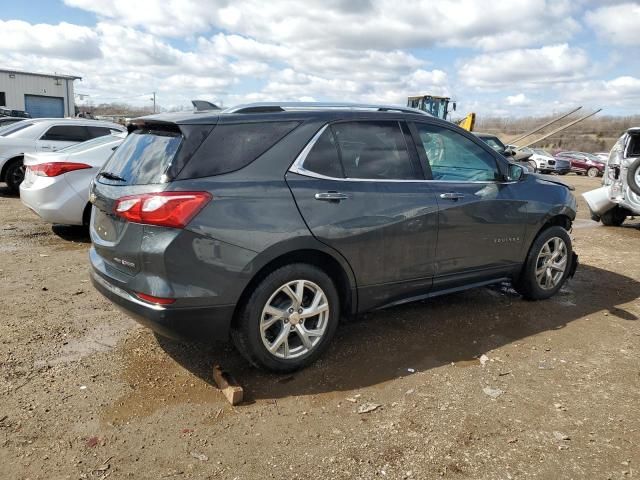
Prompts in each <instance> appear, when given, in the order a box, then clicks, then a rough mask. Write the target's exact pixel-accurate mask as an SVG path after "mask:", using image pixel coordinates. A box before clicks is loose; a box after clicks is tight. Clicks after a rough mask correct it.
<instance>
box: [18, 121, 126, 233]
mask: <svg viewBox="0 0 640 480" xmlns="http://www.w3.org/2000/svg"><path fill="white" fill-rule="evenodd" d="M124 138H125V133H122V132H118V133H115V134H112V135H103V136H102V137H98V138H94V139H93V140H88V141H86V142H82V143H77V144H75V145H72V146H70V147H66V148H63V149H62V150H59V151H57V152H54V153H51V152H44V153H26V154H25V156H24V165H25V177H24V181H23V182H22V183H21V184H20V199H21V200H22V203H24V204H25V205H26V206H27V207H29V208H30V209H31V210H33V211H34V212H35V213H36V214H38V215H39V216H40V217H42V218H43V219H44V220H46V221H48V222H51V223H59V224H66V225H88V224H89V218H90V216H91V204H90V203H89V186H90V184H91V181H92V180H93V178H94V177H95V176H96V173H98V170H99V169H100V168H101V167H102V165H104V162H106V161H107V159H108V158H109V157H110V156H111V154H112V153H113V152H114V150H115V149H116V148H118V146H119V145H120V144H121V143H122V141H123V140H124Z"/></svg>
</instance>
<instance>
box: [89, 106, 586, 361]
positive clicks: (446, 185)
mask: <svg viewBox="0 0 640 480" xmlns="http://www.w3.org/2000/svg"><path fill="white" fill-rule="evenodd" d="M128 129H129V132H130V135H129V136H128V137H127V139H126V140H125V141H124V142H123V143H122V145H121V146H120V147H119V148H118V149H117V150H116V151H115V153H114V154H113V156H112V157H111V158H110V160H109V161H108V162H107V163H106V164H105V166H104V167H103V169H102V170H101V171H100V172H99V173H98V175H97V177H96V178H95V180H94V182H93V185H92V187H91V193H90V200H91V202H92V203H93V209H92V218H91V227H90V228H91V238H92V241H93V247H92V248H91V250H90V260H91V265H92V275H91V276H92V280H93V283H94V285H95V286H96V288H97V289H98V290H99V291H100V292H101V293H102V294H103V295H105V296H106V297H108V298H109V299H110V300H111V301H112V302H114V303H115V304H117V305H118V306H120V307H122V308H123V309H124V310H125V311H127V312H128V313H129V314H130V315H132V316H133V317H135V318H136V319H137V320H138V321H139V322H140V323H142V324H144V325H146V326H148V327H150V328H152V329H153V330H155V331H156V332H158V333H159V334H161V335H166V336H170V337H174V338H193V337H198V338H200V339H214V338H220V339H227V338H228V337H229V336H230V337H231V338H232V340H233V342H234V343H235V345H236V347H237V348H238V350H239V351H240V352H241V354H242V355H243V356H245V357H246V358H247V360H249V361H250V362H251V363H253V364H254V365H257V366H259V367H262V368H266V369H269V370H272V371H277V372H288V371H293V370H295V369H298V368H301V367H304V366H306V365H308V364H309V363H311V362H313V361H314V360H315V359H316V358H318V356H319V355H321V353H322V352H323V351H324V350H325V349H326V348H327V345H328V344H329V342H330V341H331V338H332V337H333V335H334V333H335V331H336V327H337V326H338V322H339V320H340V318H348V317H352V316H355V315H357V314H359V313H362V312H365V311H369V310H373V309H378V308H382V307H388V306H391V305H397V304H400V303H404V302H409V301H414V300H419V299H424V298H427V297H432V296H435V295H442V294H445V293H450V292H455V291H459V290H464V289H468V288H473V287H479V286H483V285H489V284H493V283H498V282H503V281H510V282H512V284H513V286H514V288H515V289H516V290H517V291H518V292H519V293H520V294H521V295H522V296H523V297H524V298H526V299H530V300H538V299H545V298H548V297H551V296H552V295H554V294H555V293H556V292H558V290H559V289H560V288H561V287H562V285H563V283H564V282H565V280H566V279H567V278H568V277H570V276H572V275H573V273H574V271H575V268H576V266H577V256H576V255H575V254H574V253H573V251H572V246H571V238H570V237H569V234H568V231H569V230H570V229H571V224H572V221H573V220H574V218H575V214H576V201H575V199H574V197H573V195H572V194H571V192H570V191H569V187H567V186H565V185H564V184H562V183H558V182H557V181H555V180H553V179H551V178H547V177H541V176H538V175H536V174H532V173H530V172H528V171H527V169H526V168H524V167H522V166H519V165H516V164H514V163H510V162H509V161H508V160H506V159H505V158H504V157H502V156H501V155H500V154H499V153H497V152H495V151H494V150H493V149H492V148H491V147H489V146H488V145H487V144H485V143H484V142H483V141H482V140H480V139H478V138H476V137H475V136H474V135H472V134H470V133H468V132H466V131H464V130H462V129H460V128H458V127H457V126H456V125H454V124H452V123H449V122H447V121H443V120H439V119H437V118H434V117H432V116H430V115H428V114H424V113H422V112H420V111H417V110H412V109H408V108H401V107H390V106H380V105H356V104H334V105H329V104H301V103H295V104H293V103H288V104H287V103H282V104H250V105H244V106H240V107H235V108H231V109H227V110H225V111H211V112H198V113H182V114H160V115H154V116H149V117H143V118H140V119H137V120H134V121H133V122H132V123H131V124H130V125H129V126H128Z"/></svg>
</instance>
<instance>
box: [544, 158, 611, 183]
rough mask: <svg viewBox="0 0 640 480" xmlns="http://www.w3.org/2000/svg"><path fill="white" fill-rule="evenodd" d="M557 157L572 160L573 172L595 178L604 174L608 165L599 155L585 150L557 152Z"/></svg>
mask: <svg viewBox="0 0 640 480" xmlns="http://www.w3.org/2000/svg"><path fill="white" fill-rule="evenodd" d="M555 158H556V160H568V161H570V162H571V171H572V172H575V173H577V174H578V175H585V174H586V175H588V176H589V177H594V178H595V177H598V176H602V174H603V173H604V169H605V166H606V165H605V163H604V162H602V161H601V160H600V159H599V158H598V157H596V156H595V155H593V154H591V153H585V152H560V153H556V155H555Z"/></svg>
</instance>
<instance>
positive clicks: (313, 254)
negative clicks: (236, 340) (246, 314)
mask: <svg viewBox="0 0 640 480" xmlns="http://www.w3.org/2000/svg"><path fill="white" fill-rule="evenodd" d="M321 245H322V244H321ZM292 263H306V264H309V265H313V266H315V267H317V268H319V269H321V270H322V271H324V272H325V273H326V274H327V275H329V277H330V278H331V279H332V280H333V281H334V282H335V284H336V290H337V291H338V295H339V296H340V310H341V312H340V313H341V315H342V316H344V317H347V318H348V317H350V316H352V315H354V314H355V312H356V310H357V291H356V283H355V277H354V275H353V272H352V271H351V267H350V266H349V265H348V264H347V263H346V260H344V258H342V257H339V254H337V253H335V254H334V253H333V252H331V253H330V249H329V248H317V247H316V248H314V247H309V246H306V247H301V248H297V249H293V250H289V251H287V252H285V253H280V254H278V255H270V258H269V260H267V261H263V262H262V263H261V265H260V267H259V268H258V269H257V271H256V273H255V275H253V277H252V278H251V280H250V281H249V283H247V285H246V286H245V287H244V289H243V290H242V293H241V294H240V296H239V298H238V301H237V302H236V307H235V309H234V313H233V318H232V320H231V325H232V326H235V325H236V324H237V323H236V322H237V319H238V313H239V312H240V309H241V308H242V305H244V303H245V302H246V301H247V299H248V297H249V296H250V295H251V292H252V291H253V290H254V289H255V287H256V286H257V285H258V284H259V283H260V282H261V281H262V280H263V279H264V278H265V277H266V276H267V275H269V274H270V273H271V272H273V271H275V270H277V269H278V268H280V267H282V266H284V265H289V264H292Z"/></svg>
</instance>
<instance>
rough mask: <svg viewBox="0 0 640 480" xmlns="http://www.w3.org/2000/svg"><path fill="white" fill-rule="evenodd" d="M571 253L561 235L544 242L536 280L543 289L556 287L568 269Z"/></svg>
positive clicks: (539, 257)
mask: <svg viewBox="0 0 640 480" xmlns="http://www.w3.org/2000/svg"><path fill="white" fill-rule="evenodd" d="M568 259H569V254H568V251H567V245H566V243H565V242H564V240H563V239H561V238H560V237H553V238H550V239H549V240H547V242H546V243H545V244H544V246H543V247H542V249H541V250H540V253H539V254H538V259H537V261H536V282H538V285H539V286H540V288H542V289H543V290H551V289H553V288H555V287H556V286H557V285H558V284H559V283H560V281H561V280H562V277H563V276H564V272H565V270H566V269H567V263H568Z"/></svg>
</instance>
